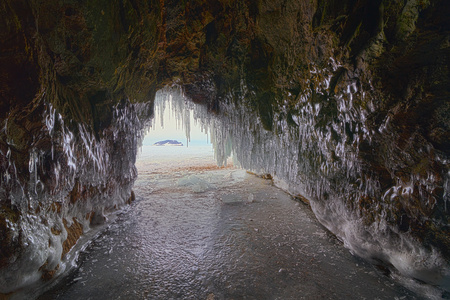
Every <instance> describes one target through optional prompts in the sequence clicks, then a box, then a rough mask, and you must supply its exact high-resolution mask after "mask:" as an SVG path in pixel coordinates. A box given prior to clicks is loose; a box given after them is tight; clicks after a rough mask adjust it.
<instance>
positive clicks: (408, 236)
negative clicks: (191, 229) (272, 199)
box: [0, 0, 450, 293]
mask: <svg viewBox="0 0 450 300" xmlns="http://www.w3.org/2000/svg"><path fill="white" fill-rule="evenodd" d="M1 5H2V10H1V13H0V14H1V18H0V19H1V20H0V22H1V23H0V24H1V25H0V28H2V30H1V31H0V37H1V40H2V41H4V42H3V43H2V46H1V48H0V51H1V54H0V76H1V77H0V78H1V80H0V97H1V99H0V108H1V109H0V122H1V124H2V126H1V128H2V130H1V131H0V169H1V170H0V171H1V172H0V174H1V178H0V179H1V188H0V194H1V198H0V205H1V206H0V207H1V208H0V239H1V240H2V248H1V253H0V268H2V272H3V273H2V274H5V273H6V272H8V274H12V275H8V276H0V280H2V281H0V283H1V284H0V286H4V287H5V286H9V288H3V290H0V292H3V293H7V292H10V291H12V290H14V289H16V288H18V287H19V286H20V284H25V282H20V281H18V278H19V277H20V276H21V274H23V273H26V272H28V273H32V274H34V276H35V277H36V276H37V277H39V276H43V278H47V277H51V276H52V275H53V274H54V273H55V272H57V271H58V270H61V268H62V267H61V266H59V265H60V264H61V263H60V257H61V254H64V253H65V252H67V251H68V249H70V248H71V246H72V245H73V244H74V243H75V242H76V240H77V237H79V236H80V235H81V233H79V234H76V233H74V232H77V231H78V232H79V231H80V230H79V229H80V228H82V230H81V231H83V230H84V231H86V230H89V227H90V226H92V224H90V223H96V222H99V221H101V218H102V214H103V213H104V209H105V208H107V209H112V208H113V207H114V206H117V205H121V204H123V203H124V202H126V201H127V200H128V199H129V197H130V196H131V187H132V184H133V181H134V178H135V176H136V172H135V169H134V166H133V165H134V160H135V155H136V148H137V144H138V140H139V137H140V135H141V130H142V128H143V127H145V124H146V121H148V120H149V118H151V116H152V110H153V108H152V107H153V98H154V95H155V92H156V90H157V89H159V88H161V87H163V86H165V85H170V84H174V83H175V84H178V85H180V86H182V88H183V90H184V93H185V95H186V96H188V97H189V98H191V99H192V101H194V102H196V103H200V104H202V105H205V106H206V107H207V108H208V110H209V111H210V112H211V117H214V118H216V119H218V120H220V121H221V122H222V123H223V124H225V125H224V126H223V127H221V129H220V130H222V132H221V133H220V135H219V134H218V136H222V137H227V139H231V140H233V145H234V147H235V152H236V153H237V156H238V158H239V159H240V161H241V163H242V164H243V166H244V167H246V168H248V169H253V170H257V171H263V172H269V173H271V174H272V175H274V176H275V177H276V178H278V179H279V181H280V182H282V185H283V186H285V188H286V189H287V190H289V191H290V192H291V193H293V194H301V196H302V197H306V198H308V199H309V201H310V202H311V205H312V207H313V209H314V211H315V213H316V215H317V216H318V218H319V220H320V221H321V222H322V223H323V224H325V225H326V226H327V227H328V228H330V229H331V230H332V231H333V232H335V233H336V234H337V235H338V236H339V237H340V238H342V239H343V240H344V241H345V243H346V244H347V246H349V247H350V248H352V249H353V250H354V251H355V252H357V253H358V254H359V255H362V256H365V257H367V258H369V259H370V258H372V259H376V260H381V261H385V262H387V263H390V264H393V265H394V266H395V267H397V268H402V266H401V265H399V264H398V263H397V262H398V261H399V260H402V259H405V258H404V257H402V256H401V255H402V253H405V252H409V253H414V255H415V256H414V255H413V256H412V257H410V258H409V260H410V261H409V263H410V264H415V263H416V260H418V259H419V257H420V255H423V256H425V255H424V253H425V254H426V256H429V257H431V258H432V259H433V260H434V262H431V261H430V260H428V261H426V263H425V264H423V265H420V266H419V267H418V268H419V269H420V268H426V265H427V264H431V265H432V267H431V268H437V269H438V270H437V271H436V272H437V275H436V276H434V277H433V278H432V279H430V278H428V277H427V278H423V277H421V275H420V274H419V273H416V272H413V271H411V272H410V271H408V270H406V269H405V270H401V271H402V272H403V273H405V274H406V275H410V276H413V277H414V276H415V277H418V278H420V279H422V280H425V281H429V282H432V283H436V284H440V283H441V280H442V276H444V277H445V275H446V274H445V273H446V272H447V276H448V265H447V264H448V259H449V258H450V239H449V236H450V232H449V227H448V215H449V214H448V211H449V209H450V208H449V195H448V190H449V176H450V175H449V166H448V161H449V156H450V150H449V149H450V145H449V140H450V139H449V138H450V133H449V127H450V121H449V120H450V117H449V116H450V111H449V109H450V105H449V100H448V99H449V86H450V82H449V78H450V77H449V73H448V72H449V64H450V60H449V59H450V50H449V38H450V21H449V20H448V17H447V16H448V15H449V14H450V5H449V4H448V3H447V2H446V1H444V0H441V1H439V0H436V1H419V0H409V1H383V0H377V1H369V0H346V1H337V0H336V1H333V0H317V1H281V0H276V1H263V0H260V1H245V0H236V1H229V0H227V1H225V0H215V1H201V0H197V1H181V2H180V1H171V0H168V1H156V0H154V1H137V0H133V1H131V0H130V1H125V0H121V1H118V0H117V1H96V2H95V3H90V2H89V1H81V2H80V1H55V0H53V1H45V3H41V1H22V0H20V1H9V0H6V1H3V3H2V4H1ZM217 143H218V144H219V148H220V146H221V144H220V141H217ZM222 146H224V145H222ZM242 149H246V151H242ZM124 158H125V159H124ZM280 184H281V183H280ZM94 215H96V216H97V217H94ZM73 224H75V225H73ZM77 224H81V225H77ZM35 227H36V228H40V230H39V232H44V233H43V234H40V235H39V236H37V235H36V240H38V241H39V242H36V243H35V244H39V245H40V246H38V247H37V248H39V249H40V251H41V252H42V251H44V252H43V253H44V254H42V255H39V257H33V259H31V260H32V261H34V263H33V264H31V265H30V266H29V267H28V268H27V269H26V270H25V269H24V267H23V263H21V261H26V260H27V259H28V257H29V256H30V253H32V252H33V251H34V250H36V249H35V248H33V245H32V244H33V243H32V242H30V241H29V240H28V236H30V235H31V236H33V233H31V232H32V228H35ZM348 227H351V228H352V230H348V229H347V228H348ZM71 228H73V229H71ZM77 228H78V230H77ZM27 230H29V231H27ZM69 236H70V238H69ZM68 240H72V242H66V241H68ZM64 243H66V246H65V247H63V244H64ZM47 244H48V246H46V245H47ZM361 244H368V245H369V246H367V245H366V246H361ZM393 244H400V246H398V247H397V246H395V247H394V246H393V247H390V246H389V245H393ZM33 249H34V250H33ZM64 249H65V250H64ZM386 249H387V250H386ZM55 253H56V254H55ZM396 256H398V257H397V258H395V257H396ZM55 257H56V258H55ZM439 266H440V267H439ZM38 270H39V271H38ZM33 272H34V273H33ZM35 277H33V278H34V279H36V278H35ZM11 282H20V283H17V284H11Z"/></svg>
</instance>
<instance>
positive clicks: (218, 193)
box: [41, 151, 419, 300]
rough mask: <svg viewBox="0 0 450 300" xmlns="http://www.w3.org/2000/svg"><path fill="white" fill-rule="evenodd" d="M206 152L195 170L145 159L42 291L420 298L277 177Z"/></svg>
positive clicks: (76, 295) (59, 294)
mask: <svg viewBox="0 0 450 300" xmlns="http://www.w3.org/2000/svg"><path fill="white" fill-rule="evenodd" d="M158 155H161V156H162V155H163V154H162V153H161V154H157V155H155V156H158ZM165 155H167V153H166V154H165ZM142 156H146V153H145V151H144V153H143V154H142ZM197 158H198V157H193V158H192V157H191V158H190V159H192V161H191V163H192V162H194V163H195V164H196V165H197V166H198V168H197V169H195V170H191V169H190V166H189V164H187V163H186V159H184V160H183V161H182V160H181V159H180V158H179V156H178V158H173V159H172V163H168V164H165V168H164V169H162V168H159V167H158V165H156V168H157V169H158V170H159V171H158V172H155V164H157V162H156V161H155V160H151V159H146V160H140V161H138V166H139V177H138V179H137V181H136V185H135V192H136V196H137V199H136V201H135V202H134V203H133V204H132V207H131V208H130V209H129V210H127V211H124V212H123V214H121V215H120V216H119V219H118V221H117V222H115V223H113V224H112V225H111V226H110V227H109V228H108V230H106V231H105V232H104V233H103V234H102V235H101V236H100V237H99V238H98V239H96V240H95V241H94V242H93V243H92V244H91V245H90V246H89V247H88V248H87V249H86V250H85V251H84V252H83V253H82V255H81V258H80V263H81V266H80V268H79V269H78V270H77V271H76V272H74V273H72V274H71V276H70V277H69V278H68V279H67V281H65V282H62V283H61V284H60V285H59V286H57V287H55V288H54V289H53V290H52V291H49V292H48V293H46V294H44V295H43V296H42V297H41V298H42V299H45V298H50V297H51V298H54V299H69V300H70V299H80V298H87V297H92V298H94V297H101V298H110V297H114V298H135V299H207V298H208V297H209V298H208V299H231V298H233V299H243V298H248V299H311V298H323V299H326V298H338V299H345V298H373V296H374V295H376V296H377V297H378V298H379V299H394V298H395V297H398V298H401V297H407V298H408V299H419V298H418V297H417V296H416V295H414V294H413V293H411V292H409V291H407V290H406V289H404V288H403V287H401V286H399V285H398V284H396V283H395V282H393V281H392V280H391V279H389V278H387V277H384V276H382V275H380V274H379V273H378V271H377V270H376V269H375V268H374V267H372V266H371V265H369V264H367V263H365V262H363V261H361V260H359V259H357V258H355V257H353V256H352V255H351V254H350V253H349V252H348V251H347V250H346V249H344V248H343V247H342V245H341V243H339V242H338V241H337V240H336V239H335V238H334V237H333V236H332V235H330V234H329V233H328V232H327V231H325V230H324V229H323V227H321V226H320V225H319V224H318V223H317V221H315V219H314V217H313V215H312V213H311V211H309V210H308V209H307V208H306V207H305V206H304V205H303V204H299V203H297V202H295V201H293V200H292V199H291V197H290V196H289V195H288V194H286V193H284V192H282V191H280V190H279V189H277V188H275V187H274V186H273V185H272V182H271V181H270V180H264V179H262V178H258V177H256V176H253V175H249V174H248V173H246V172H245V171H244V170H238V169H232V168H222V169H220V168H215V169H214V168H210V167H209V166H210V163H211V162H213V159H212V157H211V156H209V158H208V157H203V162H200V161H199V160H197ZM190 159H188V160H190ZM185 163H186V164H185ZM180 164H181V168H180ZM183 165H184V168H183ZM201 167H203V169H201ZM196 184H200V185H202V184H205V185H207V186H208V189H205V190H203V191H201V192H199V191H196V190H194V189H193V188H192V186H193V185H194V186H195V185H196ZM150 187H151V188H150Z"/></svg>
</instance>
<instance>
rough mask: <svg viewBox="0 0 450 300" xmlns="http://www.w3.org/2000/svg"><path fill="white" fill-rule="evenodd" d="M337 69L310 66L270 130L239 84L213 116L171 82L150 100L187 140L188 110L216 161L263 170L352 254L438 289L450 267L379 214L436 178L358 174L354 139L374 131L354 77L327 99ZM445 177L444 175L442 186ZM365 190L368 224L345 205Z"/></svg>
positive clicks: (371, 105)
mask: <svg viewBox="0 0 450 300" xmlns="http://www.w3.org/2000/svg"><path fill="white" fill-rule="evenodd" d="M337 68H339V64H338V63H336V62H335V61H334V60H330V63H329V66H328V67H327V68H325V69H322V70H318V69H317V68H315V67H314V66H311V79H310V83H312V84H311V86H313V88H311V89H308V90H305V91H303V93H302V94H300V95H297V96H296V97H297V98H296V101H295V102H294V103H296V107H289V105H288V99H289V98H290V97H294V96H293V95H291V93H290V92H288V91H286V92H285V95H284V100H283V101H284V104H282V105H280V109H279V110H278V111H276V112H274V118H273V120H274V121H273V122H274V123H273V125H274V126H273V127H274V129H273V130H272V131H266V130H264V129H263V125H262V122H261V121H260V119H259V117H258V115H257V114H256V113H255V112H254V111H252V110H251V104H250V101H249V99H248V95H249V93H248V91H246V86H245V85H244V84H243V85H242V86H241V87H240V93H238V94H239V95H245V96H242V98H240V99H238V100H237V101H236V99H232V97H234V96H233V95H231V94H230V95H229V99H224V101H221V103H220V107H219V111H220V113H219V115H213V114H210V113H208V111H207V110H206V108H205V107H204V106H201V105H194V104H193V103H192V102H190V101H189V100H188V99H187V98H186V97H185V96H184V95H183V92H182V90H181V89H179V88H176V87H175V88H166V89H163V90H161V91H159V92H158V93H157V96H156V101H155V105H157V106H159V109H160V111H161V112H163V111H164V108H165V106H166V105H167V103H171V105H172V107H173V108H174V114H175V115H176V117H177V119H178V120H180V123H181V124H182V126H183V127H184V128H185V129H186V134H187V137H188V138H189V127H190V124H189V120H190V118H189V113H188V112H189V111H192V112H193V115H194V120H195V121H196V122H200V124H201V125H202V127H203V128H204V130H205V131H206V132H209V134H210V136H211V142H212V144H213V146H214V152H215V156H216V159H217V162H218V164H219V165H222V164H225V163H226V160H227V158H228V157H229V156H230V155H233V158H234V160H235V161H236V162H235V163H236V164H238V165H240V166H242V167H243V168H245V169H247V170H251V171H253V172H256V173H261V174H263V173H270V174H271V175H272V176H273V177H274V181H275V183H276V184H277V185H278V186H279V187H280V188H282V189H284V190H286V191H288V192H289V193H291V194H293V195H302V196H303V197H306V198H307V199H308V200H309V201H310V203H311V207H312V209H313V211H314V213H315V214H316V216H317V218H318V219H319V221H320V222H321V223H322V224H323V225H325V226H326V227H327V228H328V229H329V230H330V231H332V232H333V233H335V234H336V235H337V237H338V238H340V239H341V240H342V241H343V242H344V244H345V246H346V247H348V248H349V249H350V250H351V251H352V252H353V253H355V254H357V255H358V256H361V257H364V258H366V259H368V260H371V261H373V262H384V263H386V264H390V265H393V266H394V267H395V268H396V269H397V270H398V271H399V272H400V273H401V274H402V275H405V276H407V277H410V278H417V279H420V280H422V281H425V282H428V283H431V284H436V285H439V286H441V287H442V286H445V285H446V284H447V283H448V280H449V278H450V269H449V266H448V263H447V262H446V261H445V259H443V258H442V256H441V255H440V254H439V253H438V251H436V250H434V249H431V250H430V249H426V248H425V247H423V246H422V245H420V243H418V242H417V241H416V240H415V239H414V238H413V237H411V236H409V234H408V233H403V232H399V230H398V229H397V228H395V227H393V226H391V225H390V224H389V223H388V222H387V221H386V219H385V217H386V214H388V211H389V209H390V207H389V205H391V204H389V203H392V201H390V199H391V198H392V197H395V196H397V195H400V196H403V197H408V196H409V195H410V194H411V193H412V192H413V187H414V184H415V183H417V182H419V183H425V184H426V186H428V187H429V188H430V189H432V188H433V184H434V185H435V184H436V183H435V182H433V181H432V180H430V178H429V177H425V178H424V177H421V176H419V175H415V176H413V177H412V178H411V180H410V182H398V183H397V184H396V185H394V186H392V187H390V188H388V189H387V190H384V191H383V190H382V188H381V187H380V184H379V182H378V181H377V180H376V179H373V178H372V177H371V176H370V175H368V174H364V172H363V171H362V170H361V166H362V165H363V162H361V160H360V158H359V157H358V153H357V149H358V148H359V147H358V144H359V143H360V142H361V140H366V141H369V142H370V141H371V138H372V136H373V135H374V134H375V132H373V131H371V130H370V129H369V128H368V127H367V126H366V124H367V122H366V118H367V116H368V115H369V114H370V113H372V112H374V110H375V105H374V103H373V101H372V100H371V99H369V97H367V95H366V93H365V92H364V91H362V90H360V89H359V88H358V86H357V85H356V83H355V82H354V81H349V82H348V87H347V89H345V90H343V91H340V92H338V93H336V94H334V95H333V96H331V97H330V95H329V93H328V89H329V87H330V81H331V77H332V75H331V74H333V73H334V72H335V71H336V70H337ZM308 85H309V84H308ZM320 96H326V97H327V98H328V99H330V98H331V100H332V101H335V102H334V103H333V102H332V103H333V106H332V107H330V106H328V107H327V105H328V104H329V103H330V100H328V102H324V101H320V100H318V99H320ZM322 99H323V98H322ZM236 103H238V104H236ZM291 103H292V102H291ZM361 103H364V105H361ZM333 109H334V111H333ZM330 110H331V112H330ZM287 116H290V117H289V118H291V119H290V120H289V119H288V117H287ZM324 124H325V125H324ZM383 130H384V131H386V130H389V118H387V119H386V120H385V122H384V123H383V125H382V126H381V127H380V128H379V132H381V131H383ZM449 178H450V176H449V174H447V178H446V180H445V185H446V187H447V189H446V190H448V185H449ZM364 195H368V196H370V197H371V198H373V199H380V200H381V201H380V203H379V204H378V206H377V207H376V208H375V209H376V211H377V212H376V213H375V214H377V213H379V217H378V218H377V219H376V220H375V221H374V222H373V223H371V224H370V225H367V220H365V219H364V216H363V215H361V214H360V213H359V212H358V211H356V210H353V211H352V210H351V209H349V205H348V203H349V202H351V201H355V200H356V199H359V198H360V197H362V196H364ZM445 197H447V198H448V195H447V196H445Z"/></svg>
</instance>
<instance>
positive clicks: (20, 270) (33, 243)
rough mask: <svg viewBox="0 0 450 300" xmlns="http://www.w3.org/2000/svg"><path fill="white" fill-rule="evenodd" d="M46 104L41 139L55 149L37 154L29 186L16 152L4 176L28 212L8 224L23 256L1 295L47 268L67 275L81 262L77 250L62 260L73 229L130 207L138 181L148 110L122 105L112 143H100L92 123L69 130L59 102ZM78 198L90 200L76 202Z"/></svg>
mask: <svg viewBox="0 0 450 300" xmlns="http://www.w3.org/2000/svg"><path fill="white" fill-rule="evenodd" d="M45 105H46V109H45V112H44V115H43V117H42V119H43V122H44V124H43V126H42V129H41V132H40V137H41V138H42V139H47V140H49V141H50V143H51V147H50V149H42V148H38V147H33V148H32V149H31V152H30V156H29V177H28V180H26V181H25V182H24V181H23V179H20V178H19V177H18V174H17V171H15V170H16V168H15V164H16V163H15V161H14V160H13V159H12V157H11V150H8V153H7V154H6V155H5V156H6V157H7V159H8V168H7V170H8V172H7V173H6V174H1V177H2V178H1V182H2V187H1V188H2V189H7V190H8V191H9V193H8V195H9V199H8V200H10V201H11V205H13V206H15V207H17V208H18V209H19V211H20V217H19V220H18V221H13V220H10V219H8V218H7V219H6V222H7V227H8V231H9V232H8V233H7V234H9V235H10V237H11V240H12V243H14V244H15V245H17V247H18V249H21V250H20V251H17V253H15V256H14V257H13V258H12V259H11V263H10V264H9V266H8V267H7V268H4V269H2V273H1V274H0V293H9V292H11V291H15V290H18V289H20V288H21V287H24V286H28V285H30V284H33V283H35V282H37V281H38V280H39V279H40V277H41V274H42V273H41V270H55V271H56V273H55V276H57V275H58V274H60V273H63V272H64V271H65V270H66V269H67V267H70V266H71V265H72V264H73V263H74V260H75V259H76V253H75V252H74V251H72V252H70V253H69V255H66V257H65V258H64V259H62V253H63V243H64V241H65V240H66V239H67V236H68V233H67V228H68V227H70V226H71V225H72V224H73V222H74V220H76V222H78V223H80V224H81V225H82V227H83V233H84V234H87V233H88V232H89V231H90V230H91V227H92V218H90V216H92V215H95V217H96V218H95V220H97V221H100V220H103V219H104V218H105V214H106V213H107V211H108V209H112V208H113V207H118V206H121V205H123V204H124V203H125V202H126V201H127V200H128V199H129V197H130V194H131V189H132V185H133V183H134V180H135V178H136V176H137V172H136V169H135V166H134V164H135V158H136V152H137V149H138V147H139V143H140V140H141V136H142V133H143V131H142V128H144V127H145V125H144V121H143V120H142V117H140V116H139V115H138V112H143V111H148V109H149V107H148V106H149V105H148V104H130V103H129V102H126V103H122V104H120V105H117V106H116V107H114V109H113V118H112V123H111V126H109V127H108V128H107V129H105V130H104V131H103V132H102V133H101V134H102V135H103V137H107V138H96V137H95V135H94V133H92V132H91V131H90V130H88V129H87V126H86V125H84V124H76V125H73V124H68V123H71V121H66V120H64V118H63V116H62V115H61V114H60V113H58V112H57V111H56V109H55V108H53V106H52V105H51V104H45ZM7 126H8V125H7V122H6V124H5V128H3V130H5V132H6V127H7ZM12 146H13V145H12ZM91 191H94V192H92V193H90V192H91ZM71 193H75V194H78V195H84V196H82V197H83V199H78V200H79V201H77V199H74V200H73V199H71ZM89 193H90V194H89ZM64 223H65V224H64Z"/></svg>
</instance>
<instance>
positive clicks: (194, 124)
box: [136, 88, 232, 175]
mask: <svg viewBox="0 0 450 300" xmlns="http://www.w3.org/2000/svg"><path fill="white" fill-rule="evenodd" d="M212 135H214V134H213V132H212V130H211V118H210V116H209V114H208V112H207V110H206V108H205V107H203V106H201V105H198V104H194V103H193V102H192V101H190V100H188V99H187V98H186V97H185V96H184V95H183V92H182V91H181V89H176V88H165V89H162V90H160V91H158V92H157V93H156V96H155V104H154V118H153V119H152V121H151V123H150V125H149V127H148V129H147V132H146V135H145V136H144V138H143V141H142V147H141V148H140V151H139V153H138V157H137V161H136V167H137V169H138V172H139V174H140V175H142V174H148V173H173V172H176V171H182V170H191V171H192V170H198V171H202V170H206V169H213V168H218V166H217V159H216V158H215V155H214V154H215V152H214V145H213V143H212V141H211V138H212V137H213V136H212ZM226 165H227V166H228V167H231V166H232V161H231V159H229V160H227V161H226Z"/></svg>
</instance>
